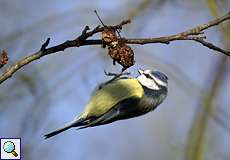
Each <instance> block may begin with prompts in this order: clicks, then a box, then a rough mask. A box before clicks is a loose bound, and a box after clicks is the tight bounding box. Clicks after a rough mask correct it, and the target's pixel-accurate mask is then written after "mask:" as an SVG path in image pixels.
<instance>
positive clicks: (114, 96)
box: [81, 78, 144, 118]
mask: <svg viewBox="0 0 230 160" xmlns="http://www.w3.org/2000/svg"><path fill="white" fill-rule="evenodd" d="M143 95H144V90H143V88H142V86H141V85H140V83H139V82H138V80H137V79H134V78H129V79H119V80H116V81H113V82H111V83H109V84H106V85H105V86H103V87H102V88H101V89H99V90H97V91H96V92H95V93H94V95H93V96H92V97H91V99H90V101H89V103H88V104H87V105H86V108H85V110H84V112H83V114H82V115H81V117H84V118H87V117H99V116H101V115H103V114H104V113H106V112H107V111H108V110H110V109H111V108H113V107H114V106H116V104H118V103H119V102H121V101H123V100H125V99H128V98H130V97H132V98H141V97H142V96H143Z"/></svg>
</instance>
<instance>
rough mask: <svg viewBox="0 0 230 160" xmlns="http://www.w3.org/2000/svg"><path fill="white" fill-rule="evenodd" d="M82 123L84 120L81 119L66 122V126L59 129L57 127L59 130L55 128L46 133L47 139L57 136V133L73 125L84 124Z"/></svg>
mask: <svg viewBox="0 0 230 160" xmlns="http://www.w3.org/2000/svg"><path fill="white" fill-rule="evenodd" d="M82 125H83V121H82V120H81V119H78V120H77V121H72V122H70V123H68V124H66V125H65V126H64V127H62V128H59V129H57V130H55V131H53V132H50V133H48V134H46V135H45V139H47V138H50V137H53V136H55V135H57V134H59V133H61V132H64V131H66V130H68V129H70V128H72V127H78V126H82Z"/></svg>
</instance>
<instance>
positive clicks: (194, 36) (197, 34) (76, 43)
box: [0, 12, 230, 84]
mask: <svg viewBox="0 0 230 160" xmlns="http://www.w3.org/2000/svg"><path fill="white" fill-rule="evenodd" d="M229 19H230V12H229V13H227V14H226V15H224V16H222V17H219V18H217V19H214V20H212V21H210V22H208V23H207V24H202V25H199V26H197V27H195V28H192V29H189V30H187V31H184V32H181V33H178V34H175V35H170V36H164V37H158V38H142V39H141V38H140V39H127V38H122V39H121V40H122V41H124V42H125V43H127V44H141V45H144V44H149V43H163V44H169V43H170V42H172V41H177V40H192V41H195V42H198V43H201V44H202V45H204V46H205V47H208V48H210V49H213V50H215V51H218V52H220V53H223V54H225V55H227V56H230V52H229V51H227V50H224V49H221V48H219V47H217V46H215V45H214V44H212V43H210V42H206V41H204V39H205V38H206V37H205V36H203V35H204V32H203V31H204V30H206V29H208V28H210V27H213V26H216V25H218V24H220V23H222V22H224V21H226V20H229ZM128 23H130V21H129V20H126V21H122V22H121V23H120V24H118V25H114V26H109V27H112V28H114V29H119V30H121V29H122V26H123V25H126V24H128ZM105 27H107V26H104V27H101V26H97V27H95V28H94V29H93V30H92V31H89V30H90V29H89V27H88V26H86V27H85V28H84V29H83V31H82V34H81V35H80V36H78V37H77V38H76V39H74V40H67V41H65V42H64V43H62V44H59V45H56V46H53V47H50V48H47V46H48V44H49V41H50V39H49V38H48V39H47V40H46V42H45V43H44V44H43V45H42V46H41V49H40V50H39V51H38V52H35V53H34V54H32V55H30V56H27V57H25V58H23V59H21V60H19V61H18V62H16V63H15V64H13V65H12V66H11V67H9V68H8V69H6V70H5V71H4V73H3V74H2V75H0V84H1V83H3V82H4V81H5V80H7V79H8V78H10V77H11V76H12V75H13V74H14V73H15V72H16V71H18V70H19V69H20V68H22V67H23V66H25V65H27V64H29V63H31V62H33V61H35V60H37V59H39V58H41V57H43V56H45V55H49V54H53V53H56V52H59V51H64V50H65V49H67V48H71V47H80V46H85V45H101V44H102V40H101V39H93V40H87V39H88V38H89V37H92V36H93V35H94V34H96V33H99V32H102V31H103V30H104V28H105Z"/></svg>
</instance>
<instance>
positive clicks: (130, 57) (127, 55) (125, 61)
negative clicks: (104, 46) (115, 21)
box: [108, 42, 134, 69]
mask: <svg viewBox="0 0 230 160" xmlns="http://www.w3.org/2000/svg"><path fill="white" fill-rule="evenodd" d="M108 49H109V51H108V54H109V55H110V57H111V58H112V59H113V60H114V61H116V62H118V63H119V64H120V65H122V66H123V67H124V69H126V68H129V67H131V66H133V65H134V52H133V50H132V48H131V47H129V46H128V45H126V44H125V43H122V42H119V43H118V44H117V45H116V46H115V47H112V46H110V47H109V48H108Z"/></svg>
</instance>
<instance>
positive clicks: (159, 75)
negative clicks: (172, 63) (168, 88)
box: [151, 71, 168, 83]
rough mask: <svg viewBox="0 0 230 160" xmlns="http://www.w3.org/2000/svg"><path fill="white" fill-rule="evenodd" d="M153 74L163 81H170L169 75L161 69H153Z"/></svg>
mask: <svg viewBox="0 0 230 160" xmlns="http://www.w3.org/2000/svg"><path fill="white" fill-rule="evenodd" d="M151 74H152V75H153V76H155V77H157V78H158V79H160V80H162V81H163V82H166V83H167V81H168V77H167V76H166V75H165V74H164V73H162V72H160V71H152V72H151Z"/></svg>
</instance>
